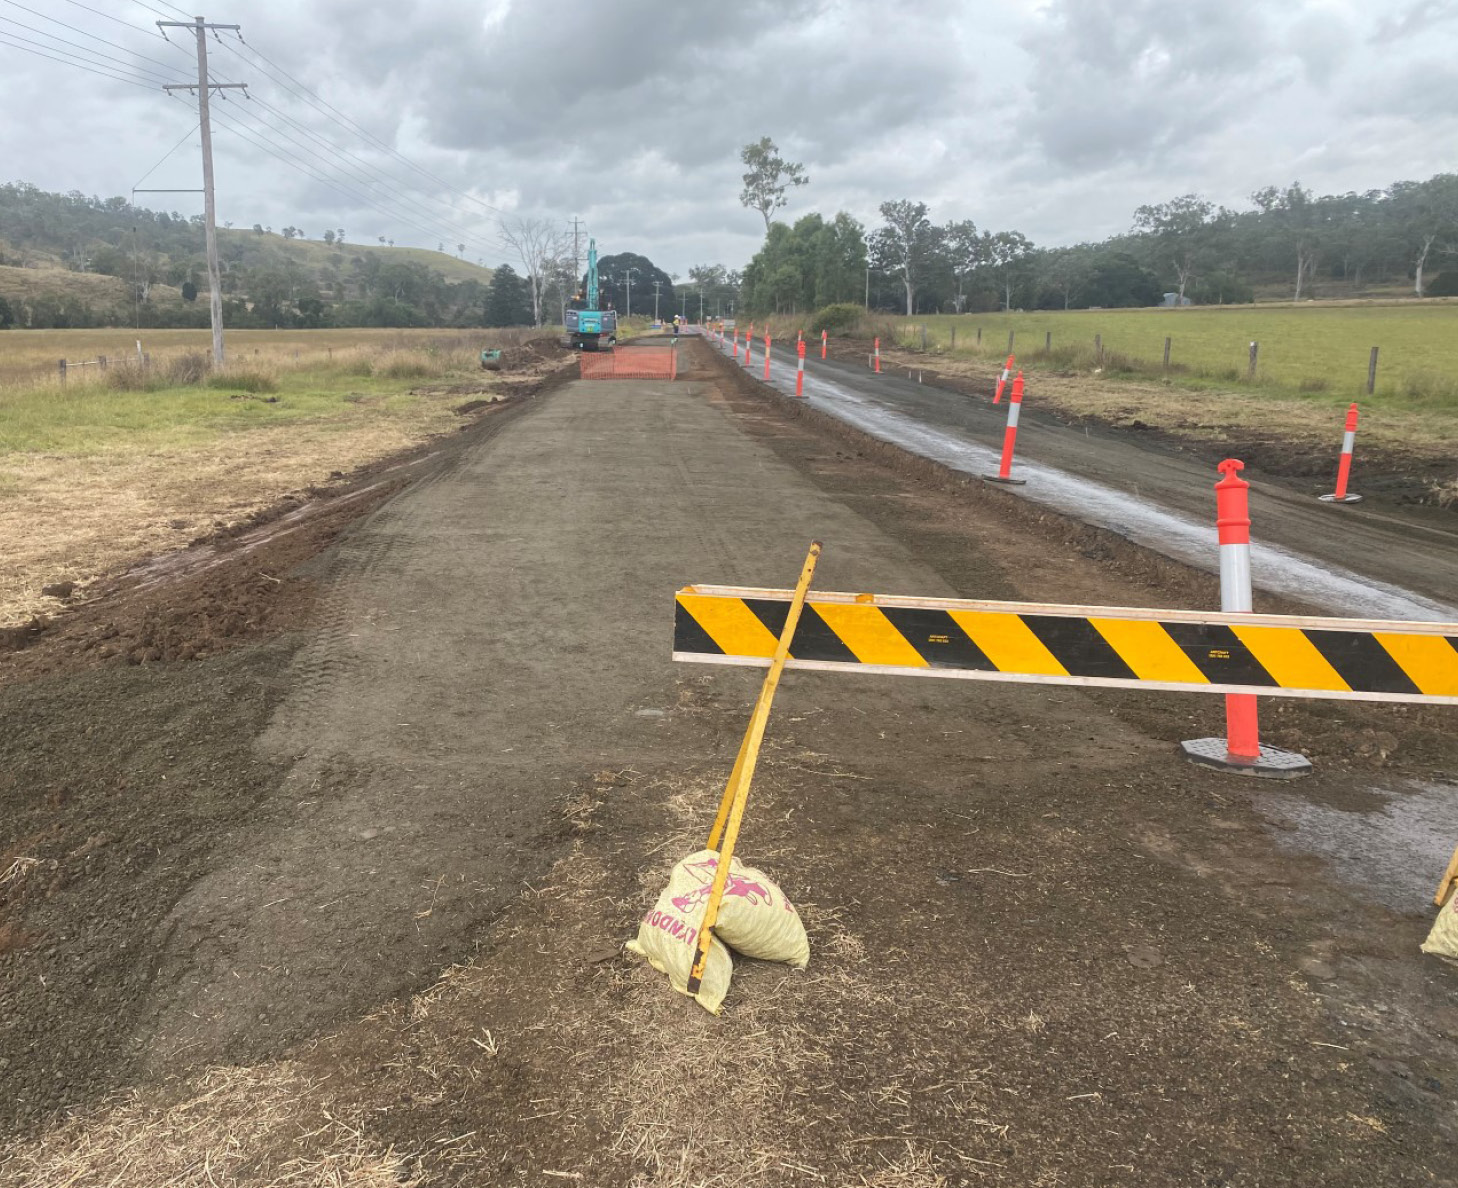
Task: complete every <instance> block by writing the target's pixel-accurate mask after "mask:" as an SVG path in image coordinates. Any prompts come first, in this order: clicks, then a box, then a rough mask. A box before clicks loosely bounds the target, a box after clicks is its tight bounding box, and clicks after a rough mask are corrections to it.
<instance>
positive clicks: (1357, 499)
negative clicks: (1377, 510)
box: [1317, 495, 1362, 503]
mask: <svg viewBox="0 0 1458 1188" xmlns="http://www.w3.org/2000/svg"><path fill="white" fill-rule="evenodd" d="M1317 498H1318V499H1320V500H1321V501H1322V503H1361V502H1362V497H1361V496H1360V495H1343V496H1342V497H1341V498H1340V499H1338V498H1337V497H1336V496H1335V495H1318V496H1317Z"/></svg>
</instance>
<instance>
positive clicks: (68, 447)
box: [0, 330, 559, 625]
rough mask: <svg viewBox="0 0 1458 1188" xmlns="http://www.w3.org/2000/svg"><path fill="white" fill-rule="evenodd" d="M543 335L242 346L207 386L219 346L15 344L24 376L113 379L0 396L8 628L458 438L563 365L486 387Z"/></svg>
mask: <svg viewBox="0 0 1458 1188" xmlns="http://www.w3.org/2000/svg"><path fill="white" fill-rule="evenodd" d="M535 336H537V332H533V331H521V330H508V331H499V330H498V331H492V330H471V331H440V330H432V331H395V330H339V331H295V332H287V331H285V332H273V331H254V332H247V331H244V332H239V333H236V334H230V335H229V338H228V344H229V359H230V363H229V366H228V368H227V369H226V370H225V371H223V372H222V373H220V374H217V375H212V374H209V372H208V370H207V368H206V357H205V355H204V354H203V352H204V351H205V350H206V347H207V344H208V342H209V337H208V334H207V332H206V331H201V332H200V331H182V330H176V331H154V332H150V333H149V334H148V335H147V337H146V338H145V339H144V346H145V347H146V349H147V350H148V353H149V354H151V366H150V367H149V368H147V369H143V368H141V367H139V366H138V365H137V364H136V362H135V356H136V347H135V338H134V336H129V335H128V334H127V332H126V331H120V332H118V331H108V330H51V331H26V332H23V333H19V332H15V331H9V332H6V333H5V334H4V335H3V336H0V345H3V346H4V347H5V348H8V349H6V352H5V355H4V356H3V358H4V359H5V361H6V366H7V367H8V368H10V369H11V373H12V374H15V373H16V372H17V371H18V372H20V373H22V374H24V373H26V368H33V366H34V365H35V364H36V363H37V362H39V361H40V360H42V359H44V358H49V357H51V356H52V355H55V356H57V357H60V356H65V357H68V358H72V359H80V358H83V357H89V358H94V357H96V356H97V355H98V354H102V353H106V352H115V354H114V355H113V356H112V357H113V358H114V359H115V360H116V362H115V364H114V365H112V366H111V367H110V368H109V369H108V371H107V372H105V373H102V372H101V371H100V370H99V369H98V368H94V367H93V368H87V369H85V371H84V372H81V373H80V374H79V376H78V378H76V379H75V380H72V381H70V382H68V383H67V384H65V385H64V386H63V385H61V384H60V383H59V382H58V380H57V379H56V377H55V373H54V371H49V372H47V373H46V374H45V378H43V379H42V380H40V381H35V380H30V381H28V382H18V383H17V382H14V381H13V380H12V382H10V383H9V384H3V385H0V553H3V555H4V556H5V559H6V565H5V566H4V567H3V569H0V625H5V624H7V623H12V622H15V621H17V620H23V619H24V618H26V617H28V616H29V615H31V614H35V613H38V612H43V611H44V610H46V609H47V608H48V607H54V603H53V602H50V601H49V600H47V599H46V598H44V597H43V596H42V595H41V594H40V587H41V586H42V585H45V584H49V583H53V582H59V581H74V582H77V583H79V584H81V585H82V586H84V585H85V584H86V583H88V582H91V581H93V580H95V579H96V578H97V577H99V576H100V575H102V574H104V573H106V572H108V571H109V570H113V569H115V568H116V567H117V566H119V565H124V564H127V563H130V562H132V561H135V560H137V559H139V558H141V557H145V556H147V555H151V554H156V553H161V552H166V551H168V550H170V549H174V548H178V547H180V546H183V545H185V544H187V543H188V542H189V541H190V540H192V539H194V538H196V537H197V536H199V535H206V534H207V533H209V532H211V531H212V530H213V529H214V528H215V527H216V526H217V525H219V524H230V523H234V522H237V521H240V520H244V519H246V518H247V517H248V516H250V515H251V514H252V513H253V512H255V511H257V510H259V509H260V508H263V507H267V506H269V505H271V504H272V503H274V502H275V501H276V500H277V499H279V498H280V497H281V496H283V495H285V494H288V493H290V492H297V491H299V490H302V489H306V488H308V487H311V486H314V485H318V484H321V483H325V482H327V481H328V479H329V477H330V476H331V475H332V474H334V473H336V472H346V473H347V472H349V471H351V470H353V469H354V468H356V467H358V466H360V465H362V464H365V463H368V462H370V461H373V460H375V459H377V458H381V457H384V456H386V455H389V454H391V453H394V452H396V451H398V450H402V449H406V448H408V447H410V446H412V445H415V444H418V443H419V442H421V441H423V440H426V439H427V438H429V437H431V436H433V435H435V434H439V433H444V432H450V431H453V430H454V429H455V428H456V427H457V426H458V425H459V424H460V423H461V422H460V418H459V416H458V415H457V414H456V413H455V411H454V409H455V408H456V407H457V406H458V405H461V404H464V403H466V402H468V401H471V400H477V399H489V398H490V397H491V395H494V394H497V393H501V392H505V391H509V390H510V388H511V386H512V385H513V384H514V383H516V382H520V380H521V379H522V378H524V377H525V376H528V375H534V374H539V373H540V372H541V371H542V370H545V369H550V367H553V366H557V365H559V362H558V361H555V360H554V359H542V360H540V361H538V362H535V363H532V364H530V365H527V364H523V366H524V367H525V368H526V370H525V372H521V371H518V372H517V373H516V374H502V375H499V376H498V375H496V374H494V373H487V372H483V371H481V369H480V364H479V352H480V351H481V350H482V349H483V348H485V347H487V346H499V347H511V346H514V345H520V344H522V343H523V342H524V341H525V340H526V339H528V338H530V337H535ZM15 347H19V348H20V349H19V350H16V349H15ZM128 348H130V354H128Z"/></svg>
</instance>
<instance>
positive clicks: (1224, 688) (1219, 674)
mask: <svg viewBox="0 0 1458 1188" xmlns="http://www.w3.org/2000/svg"><path fill="white" fill-rule="evenodd" d="M790 598H791V592H790V591H788V590H757V589H746V588H740V587H732V586H687V587H685V588H684V589H682V590H680V591H679V592H678V594H677V596H676V599H677V605H676V609H675V618H674V632H673V658H674V659H675V660H686V661H696V662H701V663H706V664H737V665H751V666H759V667H765V666H768V665H769V663H770V658H771V656H773V654H774V650H775V643H776V641H777V638H778V636H779V633H780V631H781V629H782V628H783V626H784V623H785V617H786V613H787V611H788V608H789V605H790ZM786 667H788V668H792V669H794V668H798V669H822V670H826V671H845V672H862V673H883V674H888V675H893V676H924V677H953V678H960V679H964V680H992V681H1020V682H1031V683H1042V684H1057V685H1091V686H1099V687H1107V688H1134V689H1171V690H1177V691H1180V692H1204V693H1257V694H1267V695H1274V696H1283V697H1321V698H1342V699H1347V700H1357V701H1416V702H1425V703H1428V704H1436V705H1458V623H1398V622H1383V621H1374V620H1358V619H1318V618H1305V617H1299V616H1290V615H1256V614H1231V613H1222V612H1209V613H1206V612H1201V611H1172V610H1138V609H1129V608H1125V607H1107V606H1055V605H1043V604H1035V603H1017V602H978V601H972V600H964V599H954V598H903V597H896V596H890V595H881V594H842V593H815V594H811V595H810V597H809V600H808V601H807V602H806V604H805V610H804V614H803V616H802V617H801V619H800V621H799V624H798V626H797V628H796V630H795V634H794V637H793V639H792V640H791V642H790V659H789V661H788V663H787V665H786Z"/></svg>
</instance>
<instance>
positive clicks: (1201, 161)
mask: <svg viewBox="0 0 1458 1188" xmlns="http://www.w3.org/2000/svg"><path fill="white" fill-rule="evenodd" d="M584 12H597V13H600V14H601V17H600V19H598V20H597V21H595V22H591V23H590V22H587V21H584V19H583V13H584ZM182 15H183V10H180V9H174V8H172V7H171V6H170V5H169V4H168V3H166V2H165V0H145V2H144V0H0V111H3V112H4V113H5V115H4V117H3V118H0V180H24V181H29V182H32V183H34V184H36V185H38V186H41V187H42V188H44V189H49V190H81V191H84V192H86V193H91V194H99V195H114V194H123V195H124V194H127V193H128V192H129V191H130V190H131V188H132V187H133V186H135V185H138V184H142V185H146V186H159V187H160V186H170V187H191V186H197V185H199V184H200V182H199V180H198V177H199V168H198V163H197V162H198V153H197V148H196V145H197V135H196V133H195V132H193V131H192V129H193V127H194V125H195V123H196V112H195V104H194V103H193V102H192V101H191V100H188V101H187V102H184V99H185V98H186V97H185V96H184V97H179V98H168V97H166V96H165V95H163V94H162V93H161V92H160V90H159V89H158V86H159V84H160V82H161V80H162V79H163V78H166V79H175V80H176V81H179V82H185V81H187V80H188V78H189V76H190V77H191V78H192V79H193V80H194V81H195V80H196V53H195V48H194V40H193V37H192V34H191V33H190V32H184V31H178V30H172V31H169V36H170V38H171V40H172V41H173V42H174V43H176V44H173V45H169V44H168V43H167V42H166V41H163V40H162V39H161V38H160V36H158V33H157V29H156V27H155V24H154V22H155V21H157V20H158V19H159V18H170V19H178V18H179V17H180V16H182ZM188 15H189V16H190V15H191V14H190V13H189V14H188ZM205 15H206V16H207V18H208V19H209V20H210V21H217V22H226V23H237V24H240V25H242V27H243V28H242V35H243V37H244V38H245V39H246V44H240V43H239V42H238V41H237V40H236V39H235V38H233V37H232V35H230V34H228V33H222V34H220V36H221V39H222V40H221V41H220V42H218V41H215V42H211V43H210V45H211V62H212V66H213V74H214V77H217V78H221V79H224V80H227V81H242V82H246V83H248V84H249V88H250V92H251V93H252V95H253V96H254V97H255V99H254V101H253V102H249V101H247V100H243V99H241V98H237V97H234V98H232V99H230V100H229V101H228V102H226V103H224V102H217V101H215V103H214V109H215V111H216V112H217V114H218V122H217V126H216V129H215V155H216V161H217V182H218V212H219V213H218V217H219V219H220V220H231V221H232V222H233V223H234V224H236V225H240V226H251V225H252V224H254V223H262V224H265V225H270V226H272V227H274V228H276V229H278V228H282V227H284V226H286V225H290V224H292V225H295V226H298V227H301V228H303V229H304V231H305V232H306V233H307V234H308V235H309V236H310V237H311V238H319V237H320V236H321V235H322V233H323V231H324V229H325V228H326V227H344V228H345V229H346V231H347V234H348V238H349V239H350V240H353V241H355V242H359V241H362V240H363V241H374V240H375V239H376V238H377V237H378V236H382V235H383V236H386V237H388V238H390V239H393V240H394V241H395V242H396V243H401V244H405V243H409V244H414V245H417V246H425V247H435V246H436V244H437V243H440V242H444V243H446V244H448V245H450V247H449V249H448V250H451V251H454V250H455V248H454V245H455V244H457V243H459V242H461V241H463V240H464V241H466V242H467V244H468V247H467V249H466V255H467V257H468V258H471V259H482V260H484V261H485V262H486V263H488V264H493V263H496V262H499V261H500V260H502V259H506V258H508V253H507V250H506V249H505V248H504V247H503V246H502V244H501V242H500V239H499V235H498V223H497V219H498V217H500V216H499V215H498V214H496V213H493V210H494V211H499V212H504V213H505V214H506V215H508V216H525V217H546V218H550V219H552V220H554V221H556V222H557V223H559V224H560V225H561V226H562V227H563V228H566V227H567V226H568V225H569V221H570V220H571V219H572V218H573V217H578V218H580V219H581V220H582V221H583V223H584V225H585V227H586V229H587V230H588V231H590V232H591V233H592V234H594V235H596V237H597V238H598V241H599V245H600V247H601V249H602V250H603V251H604V252H617V251H637V252H641V253H643V254H645V255H648V256H650V257H651V258H652V259H653V260H654V261H655V262H656V263H658V264H659V265H660V266H662V267H664V268H666V269H667V270H668V271H670V272H673V273H677V274H684V273H686V272H687V270H688V268H689V266H690V265H693V264H697V263H709V262H719V263H724V264H726V265H729V266H730V267H737V266H740V265H742V264H743V263H744V262H745V261H746V260H747V259H748V258H749V257H750V256H751V255H752V254H753V252H754V251H755V249H756V247H757V246H758V244H759V241H760V239H761V237H762V233H763V223H762V221H761V219H760V216H759V215H758V214H757V213H756V212H753V211H747V210H745V209H743V208H742V207H741V206H740V205H739V202H738V193H739V189H740V185H741V182H740V176H739V175H740V173H741V172H742V166H741V165H740V163H739V161H738V150H739V148H740V146H741V145H743V144H745V143H746V142H748V141H752V140H756V139H758V138H759V137H761V136H765V135H768V136H771V137H773V138H774V139H775V141H776V142H777V143H778V144H779V146H780V148H781V150H782V152H783V153H784V155H785V156H787V157H788V158H789V159H791V160H796V161H802V162H804V164H805V166H806V168H807V171H808V173H809V176H810V179H811V184H810V185H809V186H808V187H805V188H803V189H800V190H798V191H795V192H794V193H793V195H792V204H791V206H790V208H789V211H788V214H789V215H790V216H791V217H794V216H797V215H799V214H803V213H806V212H809V211H811V210H818V211H821V212H822V213H825V214H827V215H830V214H833V213H834V212H835V211H837V210H848V211H850V212H851V213H853V214H854V215H856V216H857V217H858V218H860V219H861V220H862V221H864V222H866V223H867V224H868V225H871V224H874V222H875V221H876V208H877V206H878V205H879V204H880V203H881V202H882V201H884V200H886V199H891V198H913V199H919V200H921V201H924V202H926V203H928V204H929V205H930V207H931V210H932V216H933V218H934V219H935V220H936V221H938V222H941V221H945V220H948V219H953V218H970V219H973V220H974V221H975V222H976V223H977V225H978V226H979V227H982V228H987V229H990V230H1003V229H1017V230H1020V231H1022V232H1024V233H1025V234H1027V235H1028V236H1030V237H1031V238H1032V239H1033V240H1034V241H1035V242H1038V243H1040V244H1061V243H1074V242H1078V241H1080V240H1086V239H1095V238H1101V237H1103V236H1105V235H1108V234H1110V233H1112V232H1115V231H1119V230H1123V229H1125V228H1127V226H1128V225H1129V222H1130V217H1131V214H1132V212H1133V210H1134V208H1135V207H1136V206H1138V205H1139V204H1141V203H1143V202H1152V201H1160V200H1162V199H1165V198H1169V197H1172V196H1174V195H1177V194H1182V193H1187V192H1190V191H1196V192H1199V193H1201V194H1204V195H1206V196H1207V197H1210V198H1212V199H1214V200H1216V201H1218V202H1222V203H1225V204H1227V205H1231V206H1241V205H1246V202H1245V196H1246V195H1247V194H1249V193H1250V192H1251V191H1252V190H1254V189H1256V188H1258V187H1260V186H1263V185H1267V184H1284V183H1289V182H1291V181H1293V180H1298V179H1299V180H1300V181H1301V182H1303V183H1304V184H1305V185H1307V186H1308V187H1311V188H1313V189H1315V190H1317V191H1318V192H1323V193H1326V192H1339V191H1345V190H1366V189H1373V188H1378V187H1381V186H1384V185H1386V184H1388V183H1390V182H1392V181H1394V180H1397V179H1401V178H1422V177H1427V176H1429V175H1431V174H1433V173H1437V172H1446V171H1453V170H1455V169H1458V0H1360V2H1359V0H977V2H973V0H961V2H958V0H914V2H912V0H900V2H898V0H891V2H890V3H887V2H886V0H879V2H877V3H871V2H869V0H740V2H739V3H736V4H704V5H701V4H697V3H691V2H688V3H685V2H680V3H676V4H674V3H667V4H665V3H662V2H661V0H659V2H655V3H645V2H643V0H600V2H599V3H597V4H595V5H584V4H579V3H572V4H568V3H563V2H562V0H208V5H207V7H206V9H205ZM65 26H70V28H67V27H65ZM57 39H60V40H59V41H58V40H57ZM67 43H69V44H67ZM86 51H90V52H89V53H88V52H86ZM40 53H49V54H51V55H52V57H54V58H64V59H72V60H73V61H54V60H50V59H48V58H44V57H41V56H39V54H40ZM139 55H140V56H139ZM74 59H82V60H84V61H86V62H87V63H89V64H90V66H91V67H92V68H93V69H94V70H96V71H101V72H104V73H109V74H112V75H114V76H115V77H102V76H101V75H99V74H97V73H86V72H83V71H82V70H81V69H80V68H79V67H78V66H76V65H75V64H74ZM123 80H125V81H123ZM178 142H181V147H179V148H178V149H177V151H175V152H174V153H173V155H172V156H170V157H168V158H167V159H166V160H165V161H163V163H162V164H161V165H160V166H158V167H157V168H156V169H155V171H154V172H152V173H151V174H150V176H149V177H147V179H146V180H145V181H144V182H141V181H140V179H141V178H142V177H143V175H144V174H147V172H148V171H149V170H151V169H152V168H153V166H155V165H157V162H158V160H159V159H160V158H162V157H163V154H165V153H166V152H167V151H168V150H169V149H171V148H172V147H173V146H174V145H176V144H178ZM139 201H143V202H145V203H146V204H150V205H157V206H166V207H168V208H171V209H176V210H180V211H183V212H187V213H191V212H193V211H196V210H199V209H200V208H201V202H200V198H198V197H196V196H194V195H188V194H180V195H175V196H150V197H144V198H141V199H139ZM0 233H3V228H0Z"/></svg>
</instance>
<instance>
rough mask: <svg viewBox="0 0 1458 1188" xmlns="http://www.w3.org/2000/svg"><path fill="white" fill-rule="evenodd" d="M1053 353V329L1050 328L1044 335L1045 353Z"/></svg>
mask: <svg viewBox="0 0 1458 1188" xmlns="http://www.w3.org/2000/svg"><path fill="white" fill-rule="evenodd" d="M1052 353H1053V331H1051V330H1049V331H1048V332H1047V333H1046V334H1044V335H1043V354H1045V355H1051V354H1052Z"/></svg>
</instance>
